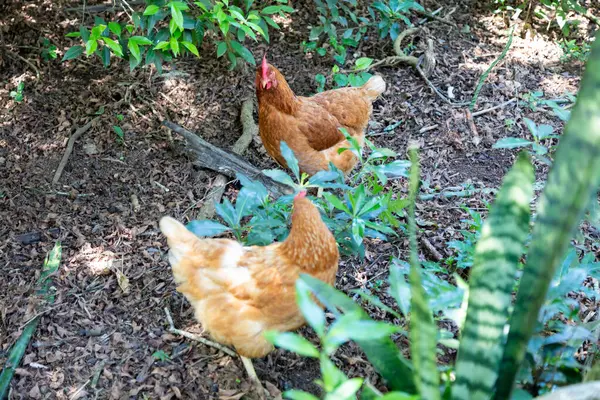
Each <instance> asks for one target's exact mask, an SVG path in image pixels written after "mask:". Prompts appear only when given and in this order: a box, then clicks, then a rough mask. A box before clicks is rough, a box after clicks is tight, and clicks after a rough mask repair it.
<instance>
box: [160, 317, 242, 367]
mask: <svg viewBox="0 0 600 400" xmlns="http://www.w3.org/2000/svg"><path fill="white" fill-rule="evenodd" d="M165 314H166V316H167V322H168V323H169V332H171V333H174V334H176V335H180V336H183V337H186V338H188V339H192V340H195V341H197V342H200V343H202V344H205V345H206V346H210V347H214V348H215V349H217V350H220V351H222V352H223V353H225V354H227V355H228V356H231V357H237V356H238V355H237V353H236V352H235V351H233V350H231V349H230V348H229V347H226V346H223V345H222V344H219V343H215V342H213V341H210V340H208V339H204V338H203V337H202V336H198V335H194V334H193V333H190V332H186V331H182V330H180V329H177V328H175V324H173V318H172V317H171V312H170V311H169V309H168V308H167V307H165Z"/></svg>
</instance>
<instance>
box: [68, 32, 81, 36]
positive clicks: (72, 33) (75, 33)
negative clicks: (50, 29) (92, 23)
mask: <svg viewBox="0 0 600 400" xmlns="http://www.w3.org/2000/svg"><path fill="white" fill-rule="evenodd" d="M65 36H66V37H81V32H69V33H67V34H66V35H65Z"/></svg>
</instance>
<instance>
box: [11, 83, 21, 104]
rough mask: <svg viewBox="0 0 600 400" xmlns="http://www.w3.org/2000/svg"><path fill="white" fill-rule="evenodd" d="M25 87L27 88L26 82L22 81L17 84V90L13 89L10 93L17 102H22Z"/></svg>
mask: <svg viewBox="0 0 600 400" xmlns="http://www.w3.org/2000/svg"><path fill="white" fill-rule="evenodd" d="M23 89H25V82H23V81H21V82H19V83H18V84H17V88H16V89H15V90H11V91H10V93H9V94H8V95H9V96H10V97H11V98H12V99H13V100H14V101H15V102H17V103H20V102H22V101H23V98H24V96H23Z"/></svg>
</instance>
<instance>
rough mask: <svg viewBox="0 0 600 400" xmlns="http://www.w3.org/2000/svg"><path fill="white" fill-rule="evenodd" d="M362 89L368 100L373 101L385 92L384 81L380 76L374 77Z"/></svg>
mask: <svg viewBox="0 0 600 400" xmlns="http://www.w3.org/2000/svg"><path fill="white" fill-rule="evenodd" d="M363 89H364V90H365V92H366V94H367V97H368V98H369V100H371V101H375V99H377V97H378V96H379V95H380V94H382V93H383V92H385V81H384V80H383V78H382V77H381V76H379V75H374V76H372V77H371V78H370V79H369V80H368V81H367V83H365V84H364V86H363Z"/></svg>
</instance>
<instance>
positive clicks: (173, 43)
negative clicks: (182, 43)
mask: <svg viewBox="0 0 600 400" xmlns="http://www.w3.org/2000/svg"><path fill="white" fill-rule="evenodd" d="M169 46H170V47H171V51H172V52H173V54H174V55H175V57H177V56H178V55H179V42H178V41H177V38H175V37H171V39H169Z"/></svg>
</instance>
